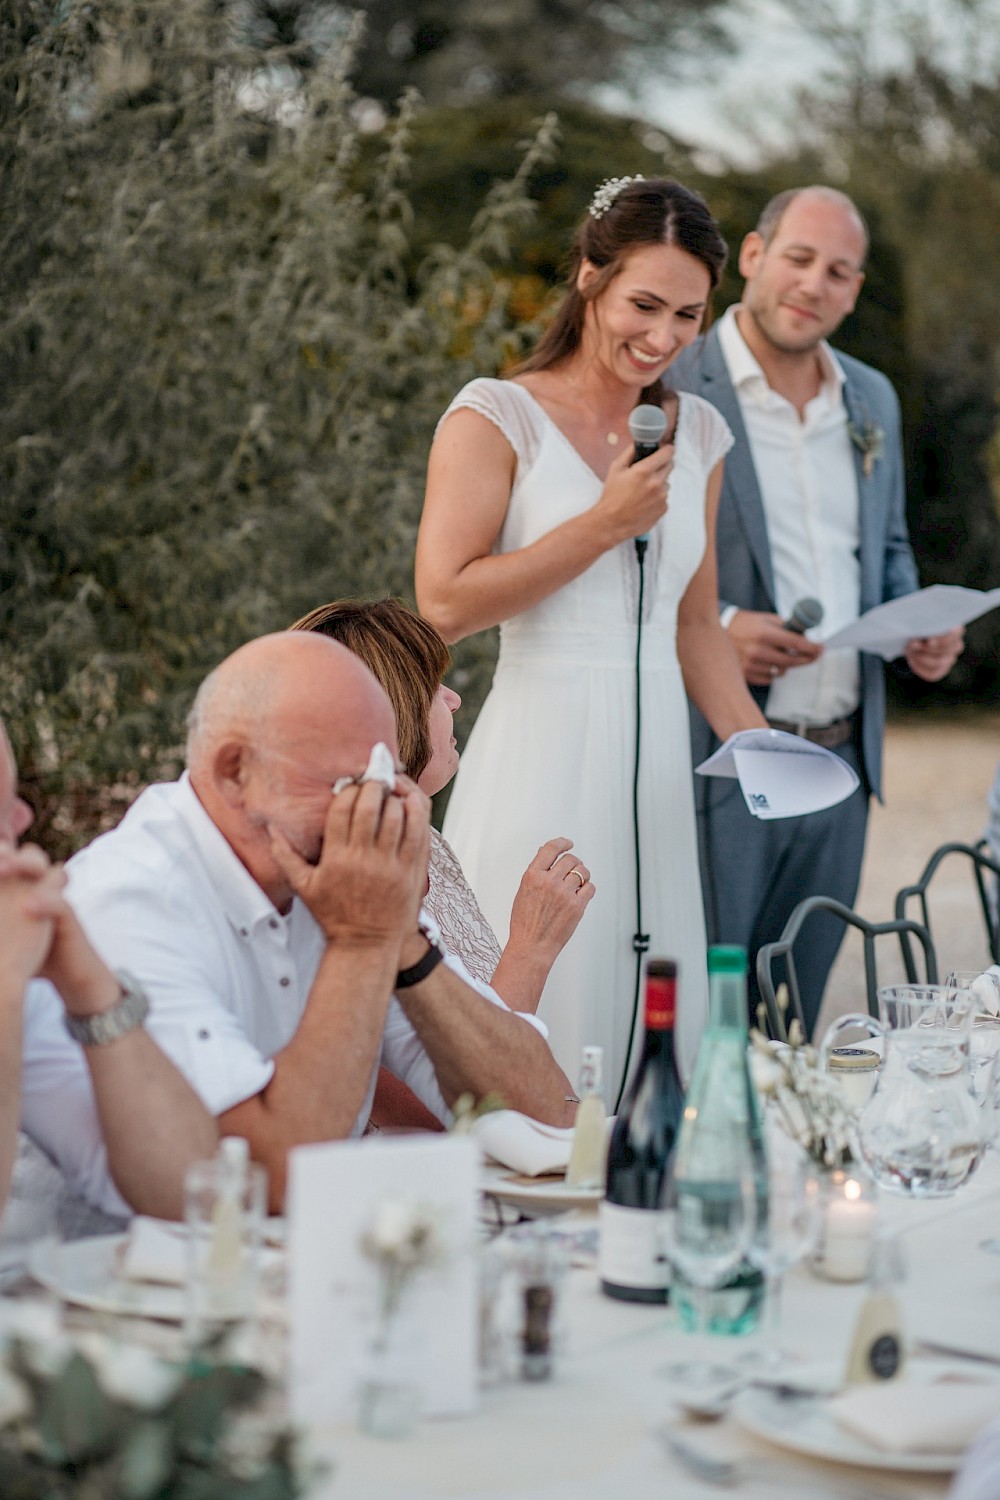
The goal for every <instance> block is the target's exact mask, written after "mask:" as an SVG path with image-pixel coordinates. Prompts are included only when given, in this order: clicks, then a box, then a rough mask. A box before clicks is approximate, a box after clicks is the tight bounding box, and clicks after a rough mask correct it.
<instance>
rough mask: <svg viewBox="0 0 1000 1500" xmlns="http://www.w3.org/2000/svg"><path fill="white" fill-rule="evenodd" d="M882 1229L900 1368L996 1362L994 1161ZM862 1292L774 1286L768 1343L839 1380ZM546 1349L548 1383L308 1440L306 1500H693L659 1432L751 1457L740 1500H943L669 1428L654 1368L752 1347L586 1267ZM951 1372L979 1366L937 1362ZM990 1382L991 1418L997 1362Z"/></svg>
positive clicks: (999, 1209)
mask: <svg viewBox="0 0 1000 1500" xmlns="http://www.w3.org/2000/svg"><path fill="white" fill-rule="evenodd" d="M881 1214H882V1218H883V1222H885V1223H886V1224H887V1225H888V1226H889V1227H891V1228H892V1229H894V1230H896V1231H898V1234H899V1236H900V1243H901V1245H902V1247H903V1249H904V1258H905V1261H906V1263H907V1266H908V1271H907V1275H906V1279H905V1281H904V1283H903V1285H902V1286H901V1287H900V1288H899V1297H900V1301H901V1303H902V1308H903V1312H904V1326H905V1333H906V1337H907V1339H908V1343H909V1347H910V1351H911V1352H910V1354H909V1360H910V1369H911V1370H912V1371H913V1372H914V1373H916V1372H917V1371H918V1370H919V1369H920V1368H921V1367H922V1366H924V1364H925V1361H924V1359H923V1357H922V1356H921V1354H920V1353H918V1352H917V1351H916V1349H915V1348H914V1345H915V1342H916V1341H917V1340H919V1339H930V1340H936V1341H938V1342H946V1343H950V1344H953V1345H955V1346H958V1347H967V1346H971V1347H974V1348H977V1349H982V1348H983V1345H984V1340H985V1341H986V1342H987V1344H988V1345H989V1347H990V1348H991V1349H992V1351H993V1352H994V1353H995V1354H996V1357H997V1360H998V1362H1000V1256H998V1255H995V1254H990V1253H987V1252H986V1251H985V1250H983V1249H982V1248H981V1243H982V1241H983V1240H984V1239H986V1238H988V1237H990V1236H997V1235H1000V1157H998V1156H997V1154H996V1153H991V1154H990V1155H988V1157H987V1159H986V1161H985V1162H984V1163H983V1165H982V1166H981V1167H980V1169H979V1171H978V1172H977V1174H976V1175H975V1176H974V1177H973V1178H972V1179H971V1180H970V1182H969V1183H967V1184H966V1185H965V1186H964V1187H963V1188H961V1189H960V1190H959V1191H958V1193H957V1194H955V1195H954V1196H953V1197H951V1198H945V1199H939V1200H936V1201H920V1202H918V1201H909V1200H903V1199H899V1198H892V1197H889V1196H888V1195H884V1196H883V1198H882V1202H881ZM864 1294H865V1288H864V1286H863V1285H860V1284H851V1285H843V1284H834V1283H832V1282H828V1281H823V1280H820V1279H817V1278H816V1277H815V1276H814V1275H813V1274H812V1273H811V1272H810V1271H809V1270H808V1269H806V1268H805V1267H797V1268H796V1269H795V1270H793V1271H792V1272H790V1273H789V1275H788V1277H787V1284H786V1288H785V1307H784V1318H783V1330H782V1333H783V1342H784V1346H785V1347H786V1348H787V1349H788V1350H789V1351H791V1352H794V1353H796V1354H798V1355H800V1356H802V1357H803V1358H804V1359H805V1360H808V1361H810V1362H817V1361H819V1362H821V1363H822V1364H823V1365H825V1366H827V1367H832V1368H834V1369H837V1368H841V1367H842V1366H843V1364H844V1362H845V1360H846V1355H847V1350H848V1347H849V1344H850V1340H851V1336H852V1332H853V1328H854V1324H855V1320H856V1317H857V1313H858V1310H859V1307H860V1304H861V1301H862V1298H863V1297H864ZM563 1295H564V1303H563V1307H562V1315H561V1320H560V1323H561V1328H562V1339H561V1347H560V1348H559V1349H558V1354H557V1360H556V1367H555V1370H554V1373H553V1375H552V1378H551V1379H549V1380H547V1381H544V1382H538V1383H528V1382H523V1381H520V1380H517V1379H511V1380H508V1381H505V1382H503V1383H501V1384H499V1385H496V1386H494V1387H492V1388H489V1389H486V1390H484V1391H483V1392H482V1393H481V1396H480V1401H479V1405H478V1409H477V1410H476V1411H474V1412H473V1413H472V1414H470V1415H467V1416H463V1417H461V1418H454V1419H438V1420H427V1421H424V1422H423V1423H422V1424H420V1426H419V1427H418V1429H417V1431H416V1432H415V1433H414V1434H412V1435H411V1436H410V1437H408V1438H406V1439H404V1440H401V1441H391V1440H386V1439H376V1438H372V1437H368V1436H366V1435H364V1434H362V1433H360V1432H358V1431H357V1430H356V1429H354V1428H352V1427H349V1426H346V1425H345V1426H340V1427H333V1428H329V1429H326V1430H321V1431H318V1432H315V1433H314V1434H313V1440H314V1443H315V1446H316V1449H317V1451H318V1452H319V1453H320V1454H321V1455H322V1456H323V1457H325V1458H326V1459H327V1461H328V1462H329V1463H330V1465H331V1468H330V1471H329V1472H328V1474H327V1475H326V1477H325V1478H323V1479H322V1480H320V1481H319V1482H317V1484H316V1486H315V1488H314V1491H312V1492H311V1493H310V1500H485V1497H490V1500H667V1497H669V1500H705V1497H707V1496H709V1495H711V1494H712V1493H713V1488H712V1487H711V1486H709V1485H706V1484H705V1483H704V1482H702V1481H700V1480H698V1479H695V1478H693V1477H692V1476H691V1475H690V1474H689V1473H688V1472H687V1471H686V1470H684V1469H683V1468H681V1467H680V1465H679V1464H678V1462H677V1461H676V1459H674V1458H673V1457H672V1456H671V1455H670V1453H669V1452H668V1451H667V1449H666V1447H665V1445H664V1443H663V1441H662V1440H661V1437H660V1436H659V1434H660V1432H661V1431H662V1429H664V1428H665V1427H669V1428H670V1429H672V1430H673V1431H675V1432H677V1433H678V1434H680V1435H682V1436H683V1437H685V1438H686V1439H687V1440H688V1441H689V1442H690V1444H691V1445H697V1447H698V1448H699V1449H700V1450H702V1451H704V1452H706V1453H709V1454H712V1455H715V1456H719V1457H731V1458H736V1459H739V1460H744V1459H751V1458H753V1459H756V1460H760V1459H765V1458H766V1459H767V1460H768V1461H769V1463H771V1464H773V1465H774V1466H775V1471H776V1473H778V1475H779V1478H778V1479H775V1478H774V1477H773V1476H769V1477H767V1478H761V1479H755V1478H749V1479H747V1480H746V1481H745V1482H741V1483H740V1484H739V1486H738V1487H737V1488H736V1489H735V1490H734V1491H733V1492H734V1493H736V1494H738V1495H740V1496H741V1497H746V1500H771V1497H774V1496H775V1495H782V1494H784V1495H798V1496H799V1497H801V1500H827V1497H830V1496H833V1495H837V1496H840V1497H842V1500H848V1497H857V1500H875V1497H879V1500H881V1497H899V1500H903V1497H918V1496H919V1497H921V1500H933V1497H939V1496H944V1495H946V1494H947V1492H948V1488H949V1484H950V1477H949V1476H948V1475H947V1474H935V1473H904V1472H897V1471H894V1470H891V1469H885V1468H881V1467H877V1468H876V1467H872V1468H866V1467H859V1466H856V1465H848V1464H844V1463H838V1462H833V1461H826V1460H824V1459H817V1458H810V1457H807V1456H803V1455H800V1454H797V1453H793V1452H791V1451H789V1450H788V1449H786V1448H784V1447H779V1446H777V1445H775V1444H772V1443H771V1442H767V1441H764V1440H763V1439H761V1438H758V1437H755V1436H752V1435H751V1434H750V1432H749V1431H746V1430H745V1429H744V1428H743V1427H741V1426H740V1424H739V1423H738V1421H737V1420H736V1419H735V1418H734V1417H733V1416H732V1415H731V1414H729V1415H727V1416H725V1417H724V1418H723V1419H722V1420H720V1421H717V1422H713V1423H704V1422H702V1423H695V1422H692V1421H690V1420H685V1418H684V1416H683V1415H682V1413H681V1412H680V1411H679V1409H678V1407H677V1405H676V1403H675V1401H674V1399H673V1396H672V1388H671V1387H670V1386H669V1385H668V1383H667V1381H666V1380H665V1379H664V1377H663V1374H662V1369H663V1366H664V1364H665V1363H667V1362H668V1361H672V1360H673V1361H675V1360H677V1359H680V1358H684V1357H685V1356H686V1355H688V1354H691V1355H699V1354H702V1353H709V1354H711V1355H712V1356H714V1357H716V1358H719V1357H722V1358H730V1357H732V1356H733V1355H735V1354H740V1353H742V1352H744V1351H745V1350H752V1348H753V1342H752V1336H751V1337H749V1338H740V1339H722V1338H718V1337H713V1338H699V1337H697V1336H695V1335H691V1334H687V1333H684V1332H682V1331H681V1330H680V1329H679V1327H678V1325H677V1322H676V1318H675V1315H674V1314H673V1313H672V1312H671V1311H670V1310H665V1309H663V1308H662V1307H649V1306H639V1305H635V1304H630V1303H623V1302H617V1301H613V1300H611V1299H609V1298H608V1297H606V1296H604V1295H603V1294H602V1292H601V1291H600V1288H599V1286H598V1281H597V1274H596V1271H595V1270H594V1269H574V1270H572V1271H571V1272H570V1273H569V1276H568V1278H567V1281H566V1284H565V1287H564V1293H563ZM952 1367H953V1368H954V1369H955V1370H956V1371H960V1372H962V1373H963V1374H966V1375H968V1374H969V1373H970V1372H978V1373H980V1374H982V1373H984V1372H985V1373H986V1374H987V1375H989V1373H990V1367H989V1366H983V1365H979V1366H976V1365H972V1364H971V1363H964V1364H963V1363H960V1362H957V1361H954V1362H952ZM992 1376H993V1377H994V1378H995V1379H996V1380H997V1382H998V1385H997V1412H998V1414H1000V1363H998V1365H997V1367H994V1368H993V1369H992Z"/></svg>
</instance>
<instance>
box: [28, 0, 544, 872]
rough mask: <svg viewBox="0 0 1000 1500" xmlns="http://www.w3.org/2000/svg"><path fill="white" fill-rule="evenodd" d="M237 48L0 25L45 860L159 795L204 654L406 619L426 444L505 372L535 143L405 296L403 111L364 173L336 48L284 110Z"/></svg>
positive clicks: (304, 77)
mask: <svg viewBox="0 0 1000 1500" xmlns="http://www.w3.org/2000/svg"><path fill="white" fill-rule="evenodd" d="M237 19H238V18H237ZM247 37H248V33H247V29H246V27H245V26H241V25H239V24H236V25H234V23H233V15H232V13H231V12H228V11H227V10H226V9H225V8H223V7H222V6H220V5H218V4H213V3H211V0H144V3H137V0H93V3H78V0H59V3H48V0H2V3H0V59H2V61H0V184H2V185H0V265H2V266H3V276H2V288H0V383H2V387H3V390H4V392H5V400H4V403H3V409H2V412H0V716H2V717H3V719H4V720H5V721H6V723H7V725H8V727H9V730H10V734H11V738H12V740H13V743H14V746H15V750H16V753H17V755H18V758H19V762H20V769H21V775H22V780H23V782H24V784H25V786H26V788H27V792H28V795H29V796H30V797H31V800H32V801H33V802H34V803H35V806H36V810H37V811H38V812H39V814H40V830H41V834H42V837H43V839H44V840H45V842H47V844H48V846H49V847H50V848H52V849H53V850H55V851H57V852H66V850H67V849H69V848H71V847H73V846H74V845H76V844H78V843H79V842H81V841H82V840H83V839H85V838H86V837H89V836H91V835H92V834H93V833H94V832H95V831H97V830H98V829H99V828H100V827H102V826H106V825H107V824H108V823H110V822H113V821H114V820H116V818H117V816H118V815H119V814H120V811H121V808H122V806H123V805H124V803H125V802H127V801H128V800H129V799H130V797H131V796H133V795H134V793H135V790H136V789H137V788H138V787H140V786H141V785H143V784H145V783H146V782H147V781H149V780H152V779H154V778H156V777H157V776H162V775H165V774H166V775H170V774H173V773H174V772H175V771H176V770H177V767H178V765H179V761H180V754H181V746H182V742H183V722H184V716H185V713H186V710H187V707H188V705H189V702H190V698H191V696H192V693H193V690H194V688H195V686H196V684H197V682H198V681H199V680H200V679H201V677H202V676H203V675H204V673H205V672H206V671H207V670H208V669H210V668H211V667H212V666H213V665H214V664H215V663H216V662H218V661H219V660H220V658H221V657H222V656H223V655H224V654H225V653H226V652H228V651H229V650H231V649H233V648H234V647H236V646H237V645H239V644H240V643H241V642H243V641H244V640H246V639H248V638H250V637H252V636H253V635H255V634H258V633H261V632H263V631H266V630H273V629H281V628H284V627H285V626H286V625H287V624H289V623H290V622H291V621H292V620H293V619H294V618H296V617H297V616H298V615H299V614H301V613H302V612H304V611H305V610H306V609H308V608H311V607H312V606H314V605H316V604H318V603H321V602H323V601H324V600H326V599H330V598H333V597H336V596H340V595H346V594H353V595H361V594H367V595H372V594H381V593H386V592H398V593H403V594H405V593H408V592H409V590H410V587H411V579H412V559H413V547H414V538H415V531H416V523H417V519H418V516H419V509H420V503H421V498H422V492H423V474H424V467H425V463H426V456H427V449H428V446H429V443H430V438H431V435H432V432H433V427H434V423H435V420H436V418H437V416H438V415H439V414H440V412H441V411H442V410H443V408H444V407H445V405H446V404H447V402H448V400H449V399H450V397H451V396H452V394H453V393H454V391H455V390H456V389H457V388H458V387H459V386H460V385H461V384H462V383H463V381H464V380H466V379H468V378H470V376H471V375H472V374H474V373H482V372H489V371H493V370H495V369H496V368H497V367H498V365H499V364H500V362H501V361H502V360H503V359H504V358H505V357H508V356H509V354H510V352H511V345H512V342H513V341H516V340H515V335H514V334H513V333H512V331H511V327H510V318H509V316H508V313H507V311H506V306H505V289H504V286H503V284H502V283H501V282H498V281H497V280H496V278H495V276H494V273H493V271H492V269H491V265H492V264H493V263H495V262H496V261H498V260H500V261H502V260H503V258H504V256H505V254H506V247H507V238H508V233H509V231H510V230H511V228H512V227H514V226H515V225H517V224H518V223H520V222H521V221H522V220H523V219H524V217H525V215H526V214H527V213H528V212H530V203H529V200H528V198H527V194H526V184H527V181H528V178H529V176H530V173H531V171H532V169H533V167H534V166H535V164H536V163H537V161H538V160H539V158H540V157H541V156H542V155H543V154H544V153H545V152H547V151H548V150H549V148H550V146H551V141H552V134H553V129H554V127H553V125H552V122H550V121H549V122H545V123H544V124H543V125H542V127H541V128H540V130H539V132H538V134H537V135H536V137H535V139H534V140H533V141H531V142H527V143H525V150H524V154H523V158H522V161H521V165H520V168H519V169H518V171H517V172H516V174H515V175H514V177H513V179H512V180H509V181H507V182H505V183H502V184H499V185H497V186H495V187H494V188H493V190H492V191H491V192H490V193H489V194H488V196H487V198H486V200H485V202H484V203H483V204H482V207H481V208H480V210H479V212H478V214H477V216H476V217H475V218H474V220H473V221H472V223H471V225H470V227H469V232H468V236H467V239H466V242H465V244H464V245H463V246H461V247H460V248H458V249H454V248H444V247H440V248H437V249H435V250H433V251H432V252H430V253H428V254H426V255H425V256H424V257H423V260H422V262H421V263H420V264H419V266H417V267H416V268H414V267H413V266H412V265H411V264H410V257H409V225H410V219H411V209H410V204H409V201H408V199H407V196H406V190H405V179H406V174H407V154H408V140H409V135H410V123H411V116H412V112H413V108H414V102H413V99H412V98H411V97H407V98H405V99H404V100H403V101H402V103H401V105H400V107H399V110H398V112H397V114H396V116H395V118H394V120H393V122H392V123H391V125H390V127H389V129H388V130H387V131H386V133H385V141H384V145H383V147H382V149H381V151H380V154H379V155H378V158H377V160H376V161H375V163H374V165H373V167H372V168H371V169H370V170H369V171H367V172H366V173H365V174H363V175H362V174H359V173H358V172H357V171H356V163H357V154H358V137H357V132H356V129H355V126H354V124H353V110H354V105H355V96H354V92H353V90H352V88H351V85H350V83H349V72H350V66H351V39H350V38H349V39H348V40H347V42H346V43H345V44H344V45H341V46H338V47H336V48H331V49H329V50H328V51H327V52H326V53H325V54H324V55H323V56H322V57H321V58H320V59H318V60H317V62H316V65H315V66H314V67H312V68H311V69H310V70H309V71H308V73H300V74H299V77H298V81H297V82H296V84H295V86H294V87H291V88H290V87H288V86H286V84H285V82H284V81H283V80H284V79H285V77H286V75H285V74H284V73H283V72H282V69H283V68H284V67H285V64H286V62H287V59H286V58H285V57H284V56H283V54H282V53H281V52H280V51H276V50H275V49H273V48H272V49H270V50H268V51H265V52H262V51H261V50H260V48H259V47H257V46H255V45H254V42H253V38H252V37H251V38H250V40H249V41H248V39H247ZM353 40H354V42H355V43H356V40H357V38H356V37H355V38H354V39H353ZM276 79H277V80H278V83H277V84H276V82H275V80H276ZM408 267H409V270H408V269H407V268H408ZM488 650H489V646H488V644H483V643H482V642H480V643H477V644H476V645H475V646H474V647H472V648H470V653H469V659H470V660H474V659H475V657H476V655H477V653H479V654H482V653H483V652H487V653H488Z"/></svg>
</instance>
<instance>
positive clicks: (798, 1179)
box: [745, 1155, 820, 1371]
mask: <svg viewBox="0 0 1000 1500" xmlns="http://www.w3.org/2000/svg"><path fill="white" fill-rule="evenodd" d="M819 1227H820V1185H819V1179H818V1177H817V1175H816V1169H815V1167H814V1165H813V1163H812V1162H811V1161H810V1160H809V1159H808V1158H807V1157H805V1156H801V1155H799V1156H797V1157H793V1158H791V1159H789V1158H788V1156H787V1155H786V1156H785V1157H784V1159H782V1158H781V1157H772V1158H771V1164H770V1167H769V1171H768V1185H767V1213H766V1215H765V1214H759V1215H758V1216H757V1220H756V1223H755V1226H754V1232H753V1235H752V1237H751V1239H750V1243H749V1245H748V1246H747V1260H749V1262H750V1264H751V1265H754V1266H756V1267H757V1269H758V1270H759V1271H762V1272H763V1273H764V1279H765V1282H766V1285H767V1293H766V1297H765V1306H764V1318H765V1325H764V1338H763V1345H762V1347H761V1348H759V1349H755V1350H754V1351H753V1353H752V1354H748V1355H747V1356H745V1359H746V1360H747V1361H752V1362H753V1363H754V1364H755V1365H757V1366H758V1367H763V1368H764V1369H765V1370H770V1371H773V1370H776V1369H778V1368H779V1367H780V1366H782V1365H785V1364H787V1363H788V1361H789V1360H790V1359H794V1358H795V1356H794V1355H790V1354H788V1353H787V1352H786V1351H785V1350H783V1349H782V1347H781V1337H780V1335H781V1310H782V1294H783V1291H784V1284H785V1273H786V1272H787V1271H790V1270H791V1268H792V1266H794V1265H796V1264H797V1263H798V1262H799V1261H800V1260H801V1259H802V1258H803V1256H804V1255H807V1254H808V1253H809V1251H810V1250H812V1249H813V1247H814V1246H815V1243H816V1239H817V1236H818V1234H819Z"/></svg>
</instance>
